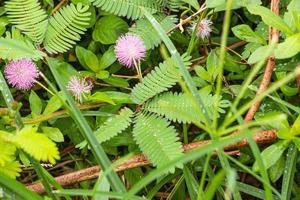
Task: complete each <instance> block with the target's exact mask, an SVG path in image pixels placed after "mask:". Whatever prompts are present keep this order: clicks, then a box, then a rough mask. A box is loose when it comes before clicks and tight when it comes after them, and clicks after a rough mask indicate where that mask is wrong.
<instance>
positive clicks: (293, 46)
mask: <svg viewBox="0 0 300 200" xmlns="http://www.w3.org/2000/svg"><path fill="white" fill-rule="evenodd" d="M299 52H300V33H297V34H294V35H292V36H290V37H288V38H287V39H286V40H285V41H284V42H282V43H279V44H278V46H277V48H276V49H275V51H274V54H275V58H277V59H286V58H290V57H292V56H294V55H296V54H297V53H299Z"/></svg>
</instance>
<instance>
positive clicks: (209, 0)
mask: <svg viewBox="0 0 300 200" xmlns="http://www.w3.org/2000/svg"><path fill="white" fill-rule="evenodd" d="M205 3H206V5H207V7H208V8H216V7H218V6H222V5H224V4H225V3H226V1H225V0H206V1H205Z"/></svg>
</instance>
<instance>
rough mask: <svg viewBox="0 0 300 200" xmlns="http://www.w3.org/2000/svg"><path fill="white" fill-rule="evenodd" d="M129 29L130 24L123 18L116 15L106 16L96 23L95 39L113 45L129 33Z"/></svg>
mask: <svg viewBox="0 0 300 200" xmlns="http://www.w3.org/2000/svg"><path fill="white" fill-rule="evenodd" d="M128 28H129V26H128V24H127V23H126V22H125V21H124V20H123V19H122V18H120V17H117V16H114V15H109V16H104V17H102V18H101V19H100V20H99V21H98V22H97V23H96V26H95V29H94V31H93V39H94V40H95V41H98V42H101V43H102V44H113V43H115V42H116V40H117V39H118V37H120V36H121V35H122V34H125V33H126V32H127V31H128Z"/></svg>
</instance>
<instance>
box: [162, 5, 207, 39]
mask: <svg viewBox="0 0 300 200" xmlns="http://www.w3.org/2000/svg"><path fill="white" fill-rule="evenodd" d="M204 10H206V5H205V4H203V5H202V6H201V8H200V9H199V10H198V11H197V12H195V13H194V14H192V15H191V16H189V17H188V18H186V19H184V20H180V22H179V23H178V24H177V25H176V26H174V27H173V28H171V29H170V30H168V32H167V33H171V32H172V31H174V30H176V29H177V28H180V27H182V25H184V24H186V23H188V22H190V21H191V20H192V19H193V18H194V17H196V16H197V15H199V14H200V13H202V12H203V11H204Z"/></svg>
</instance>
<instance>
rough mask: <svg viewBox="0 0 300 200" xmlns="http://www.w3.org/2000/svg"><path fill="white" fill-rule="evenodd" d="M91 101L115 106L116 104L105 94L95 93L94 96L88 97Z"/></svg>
mask: <svg viewBox="0 0 300 200" xmlns="http://www.w3.org/2000/svg"><path fill="white" fill-rule="evenodd" d="M88 100H89V101H92V102H107V103H110V104H113V105H114V104H115V102H114V101H113V100H112V99H111V98H110V97H109V96H108V95H107V94H106V93H104V92H95V93H94V94H93V95H91V96H89V97H88Z"/></svg>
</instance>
